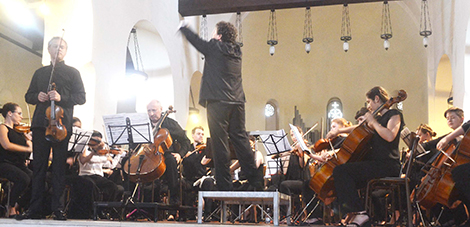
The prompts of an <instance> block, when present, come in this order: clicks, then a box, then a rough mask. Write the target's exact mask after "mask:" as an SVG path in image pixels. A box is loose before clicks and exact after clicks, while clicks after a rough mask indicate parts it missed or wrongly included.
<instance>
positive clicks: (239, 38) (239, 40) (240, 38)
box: [235, 12, 243, 47]
mask: <svg viewBox="0 0 470 227" xmlns="http://www.w3.org/2000/svg"><path fill="white" fill-rule="evenodd" d="M235 27H236V28H237V30H238V35H237V43H238V45H240V47H243V36H242V16H241V13H240V12H237V18H236V20H235Z"/></svg>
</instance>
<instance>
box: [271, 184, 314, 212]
mask: <svg viewBox="0 0 470 227" xmlns="http://www.w3.org/2000/svg"><path fill="white" fill-rule="evenodd" d="M309 183H310V180H305V181H302V180H285V181H283V182H281V186H280V188H279V191H280V192H282V193H284V194H287V195H291V196H292V195H302V198H303V201H304V203H305V205H307V204H308V203H309V202H310V200H312V198H313V196H315V192H314V191H313V190H312V189H311V188H310V186H309ZM317 202H318V198H315V199H314V200H313V201H312V202H311V203H310V204H309V206H307V209H306V211H307V214H310V212H311V211H312V210H313V208H314V207H315V205H316V204H317ZM298 211H300V210H298ZM322 215H323V211H322V209H321V206H319V207H317V209H316V210H315V211H314V212H313V213H312V215H311V216H310V218H321V217H322Z"/></svg>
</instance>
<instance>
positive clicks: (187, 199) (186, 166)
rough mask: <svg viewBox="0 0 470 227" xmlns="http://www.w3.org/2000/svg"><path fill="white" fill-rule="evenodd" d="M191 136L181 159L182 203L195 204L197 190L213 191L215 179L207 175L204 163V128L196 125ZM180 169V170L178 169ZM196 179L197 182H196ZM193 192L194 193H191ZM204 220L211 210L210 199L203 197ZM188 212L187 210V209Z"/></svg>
mask: <svg viewBox="0 0 470 227" xmlns="http://www.w3.org/2000/svg"><path fill="white" fill-rule="evenodd" d="M191 136H192V138H193V141H194V143H192V144H191V146H190V150H189V151H188V152H187V153H186V155H185V156H184V158H183V161H182V167H183V171H182V174H183V178H182V179H181V180H182V184H183V192H184V193H183V197H182V199H183V205H188V206H194V205H196V199H197V198H196V196H191V195H197V192H198V191H213V190H214V188H215V180H214V178H212V177H209V176H207V172H208V167H207V165H206V164H208V163H204V159H205V157H206V153H207V149H206V144H204V128H203V127H202V126H197V127H195V128H193V129H192V130H191ZM180 171H181V170H180ZM196 181H198V183H196ZM192 192H194V193H192ZM204 210H205V211H206V212H204V221H209V215H208V214H210V213H211V212H210V211H211V210H212V200H210V199H204ZM188 212H189V211H188ZM194 217H195V216H194V215H192V216H187V217H186V218H194Z"/></svg>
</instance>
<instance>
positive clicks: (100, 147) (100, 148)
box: [88, 138, 121, 155]
mask: <svg viewBox="0 0 470 227" xmlns="http://www.w3.org/2000/svg"><path fill="white" fill-rule="evenodd" d="M88 146H92V147H96V146H97V147H96V148H92V149H93V150H94V151H95V152H96V153H97V154H99V155H107V154H119V153H120V152H121V150H120V149H119V148H115V147H111V148H106V147H105V143H104V142H103V141H102V140H100V139H97V138H90V141H89V142H88Z"/></svg>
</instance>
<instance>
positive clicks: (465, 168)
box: [436, 121, 470, 226]
mask: <svg viewBox="0 0 470 227" xmlns="http://www.w3.org/2000/svg"><path fill="white" fill-rule="evenodd" d="M469 128H470V121H467V122H465V123H464V124H462V125H461V126H459V127H458V128H456V129H455V130H454V131H453V132H451V133H450V134H448V135H447V136H445V137H444V138H442V139H441V141H439V143H438V144H437V146H436V147H437V149H439V150H442V149H444V148H445V147H446V145H447V144H448V143H449V142H450V141H452V140H454V139H456V138H457V137H459V136H461V135H463V134H464V133H466V132H467V131H468V129H469ZM452 179H453V180H454V182H455V186H454V187H455V188H456V189H457V191H458V192H459V195H460V197H459V199H460V200H461V201H462V202H463V203H464V204H465V206H467V209H468V208H469V207H470V163H464V164H461V165H458V166H456V167H455V168H454V169H453V170H452ZM466 221H467V223H466V226H468V225H469V223H468V222H469V220H468V217H467V220H466Z"/></svg>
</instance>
